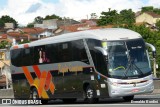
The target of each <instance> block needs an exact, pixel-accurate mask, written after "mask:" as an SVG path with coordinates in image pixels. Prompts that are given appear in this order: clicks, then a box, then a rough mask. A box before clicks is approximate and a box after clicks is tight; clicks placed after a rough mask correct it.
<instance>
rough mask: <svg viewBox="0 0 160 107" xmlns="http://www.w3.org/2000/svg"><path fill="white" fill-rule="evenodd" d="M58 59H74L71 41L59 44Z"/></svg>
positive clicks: (66, 60)
mask: <svg viewBox="0 0 160 107" xmlns="http://www.w3.org/2000/svg"><path fill="white" fill-rule="evenodd" d="M58 47H59V48H58V61H59V62H69V61H72V46H71V43H70V42H66V43H60V44H59V45H58Z"/></svg>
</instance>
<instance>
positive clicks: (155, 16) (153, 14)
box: [145, 12, 160, 18]
mask: <svg viewBox="0 0 160 107" xmlns="http://www.w3.org/2000/svg"><path fill="white" fill-rule="evenodd" d="M145 13H147V14H149V15H151V16H152V17H154V18H160V15H159V14H156V13H153V12H145Z"/></svg>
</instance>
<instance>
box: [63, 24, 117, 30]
mask: <svg viewBox="0 0 160 107" xmlns="http://www.w3.org/2000/svg"><path fill="white" fill-rule="evenodd" d="M113 26H114V25H107V26H88V24H86V23H82V24H74V25H68V26H61V27H60V28H61V29H63V30H67V31H70V32H77V31H82V30H83V29H84V30H91V29H100V28H112V27H113Z"/></svg>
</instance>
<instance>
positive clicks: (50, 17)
mask: <svg viewBox="0 0 160 107" xmlns="http://www.w3.org/2000/svg"><path fill="white" fill-rule="evenodd" d="M49 19H58V20H62V18H61V17H60V16H57V15H55V14H53V15H47V16H46V17H45V18H44V20H49Z"/></svg>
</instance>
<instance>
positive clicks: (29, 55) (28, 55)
mask: <svg viewBox="0 0 160 107" xmlns="http://www.w3.org/2000/svg"><path fill="white" fill-rule="evenodd" d="M22 50H23V54H22V58H23V59H22V64H23V65H24V66H29V65H33V61H34V60H33V59H34V58H33V53H34V52H33V48H32V47H31V48H24V49H22Z"/></svg>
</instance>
